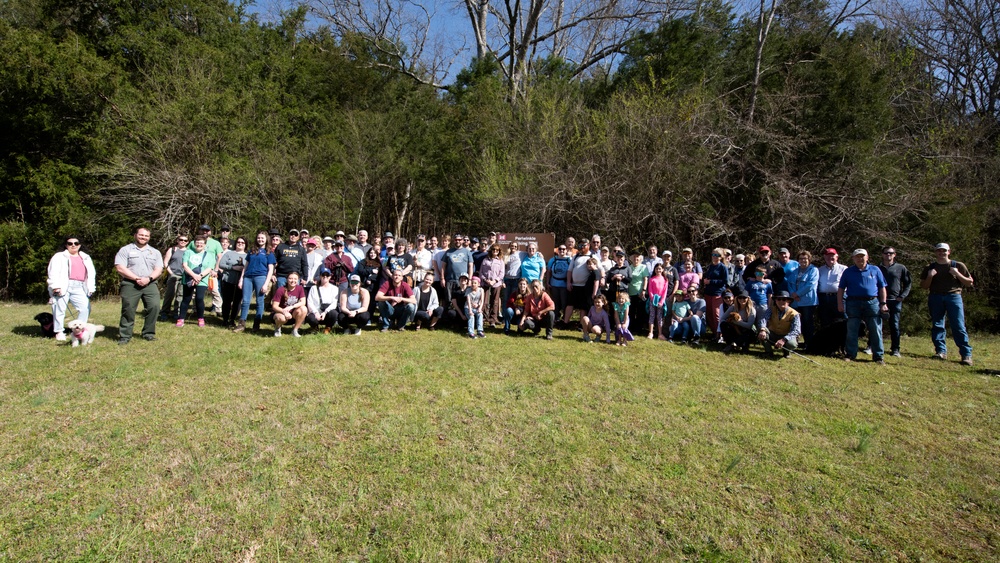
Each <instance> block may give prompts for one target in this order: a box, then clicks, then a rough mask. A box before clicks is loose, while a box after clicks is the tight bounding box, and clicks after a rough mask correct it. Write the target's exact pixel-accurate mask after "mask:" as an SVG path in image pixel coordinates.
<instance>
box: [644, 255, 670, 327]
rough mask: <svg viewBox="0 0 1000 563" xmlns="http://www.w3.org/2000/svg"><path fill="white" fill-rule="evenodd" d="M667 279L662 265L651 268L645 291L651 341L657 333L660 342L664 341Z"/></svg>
mask: <svg viewBox="0 0 1000 563" xmlns="http://www.w3.org/2000/svg"><path fill="white" fill-rule="evenodd" d="M668 285H669V284H668V283H667V278H665V277H663V264H657V265H656V266H654V267H653V275H651V276H649V281H648V282H647V289H646V295H647V297H646V308H647V309H648V311H649V336H648V337H647V338H650V339H652V338H653V335H654V334H655V333H659V338H660V340H666V339H667V337H666V336H665V335H664V334H663V307H664V306H666V304H667V291H668V290H669V289H670V288H669V287H668Z"/></svg>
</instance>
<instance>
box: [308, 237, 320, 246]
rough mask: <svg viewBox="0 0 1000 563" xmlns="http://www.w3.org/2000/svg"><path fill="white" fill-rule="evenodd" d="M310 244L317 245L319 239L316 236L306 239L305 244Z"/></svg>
mask: <svg viewBox="0 0 1000 563" xmlns="http://www.w3.org/2000/svg"><path fill="white" fill-rule="evenodd" d="M310 244H311V245H313V246H319V239H318V238H317V237H313V238H311V239H306V246H309V245H310Z"/></svg>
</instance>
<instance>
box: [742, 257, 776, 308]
mask: <svg viewBox="0 0 1000 563" xmlns="http://www.w3.org/2000/svg"><path fill="white" fill-rule="evenodd" d="M766 273H767V269H766V268H764V266H763V265H760V266H757V269H756V270H754V273H753V274H754V276H753V279H752V280H750V281H748V282H747V283H746V288H747V294H748V295H749V296H750V300H751V301H753V304H754V306H755V307H757V309H759V310H761V311H765V310H767V305H768V303H769V302H770V300H771V292H772V289H773V288H772V287H771V280H769V279H765V278H764V275H765V274H766Z"/></svg>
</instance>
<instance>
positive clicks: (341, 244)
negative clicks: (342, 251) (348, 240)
mask: <svg viewBox="0 0 1000 563" xmlns="http://www.w3.org/2000/svg"><path fill="white" fill-rule="evenodd" d="M333 246H344V241H342V240H335V241H333Z"/></svg>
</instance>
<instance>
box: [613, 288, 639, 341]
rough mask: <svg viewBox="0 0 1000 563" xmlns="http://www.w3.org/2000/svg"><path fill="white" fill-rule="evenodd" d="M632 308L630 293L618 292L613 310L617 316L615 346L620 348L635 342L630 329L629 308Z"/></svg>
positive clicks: (615, 317)
mask: <svg viewBox="0 0 1000 563" xmlns="http://www.w3.org/2000/svg"><path fill="white" fill-rule="evenodd" d="M631 306H632V302H631V296H630V295H629V294H628V292H627V291H620V292H618V299H617V300H616V301H615V303H614V305H613V309H612V310H613V311H614V314H615V316H614V319H615V344H616V345H618V346H628V343H629V342H630V341H632V340H635V338H634V337H633V336H632V333H631V332H630V331H629V329H628V321H629V307H631Z"/></svg>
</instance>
